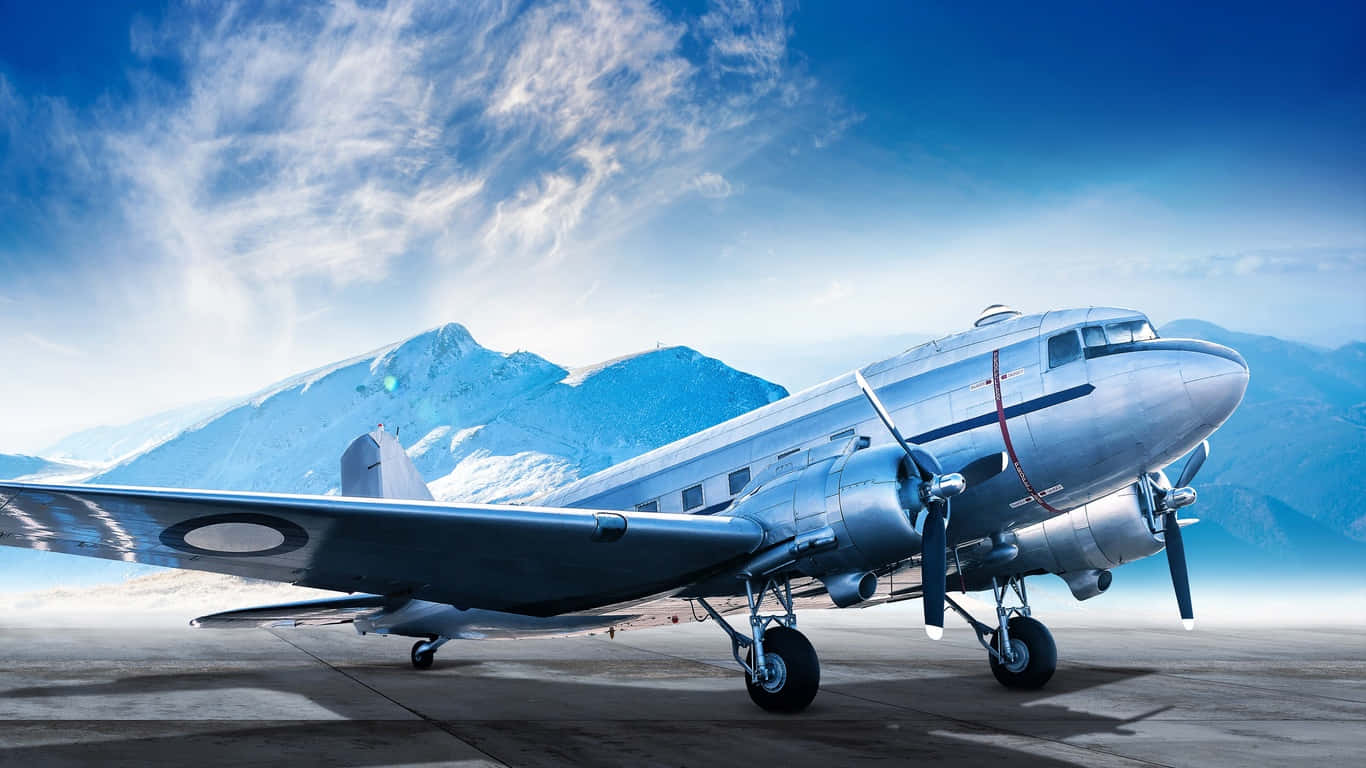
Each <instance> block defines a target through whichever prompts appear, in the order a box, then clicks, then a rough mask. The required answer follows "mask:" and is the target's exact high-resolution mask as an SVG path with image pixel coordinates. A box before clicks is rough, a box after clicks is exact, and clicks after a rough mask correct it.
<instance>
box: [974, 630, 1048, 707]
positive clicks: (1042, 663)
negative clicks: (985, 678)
mask: <svg viewBox="0 0 1366 768" xmlns="http://www.w3.org/2000/svg"><path fill="white" fill-rule="evenodd" d="M1007 628H1008V629H1009V630H1010V633H1009V634H1010V647H1011V649H1012V650H1014V651H1015V662H1014V663H1013V664H1009V665H1007V664H1004V663H1002V662H1000V661H997V659H996V657H995V656H992V655H991V654H987V661H988V662H989V663H990V664H991V674H993V675H995V676H996V680H997V681H998V682H999V683H1000V684H1001V685H1004V686H1005V687H1007V688H1020V689H1024V690H1033V689H1037V688H1042V687H1043V686H1044V684H1045V683H1047V682H1048V679H1049V678H1051V677H1053V672H1054V670H1056V669H1057V668H1058V647H1057V646H1056V645H1055V644H1054V643H1053V635H1051V634H1049V632H1048V628H1047V627H1045V626H1044V625H1043V624H1042V623H1041V622H1039V621H1036V620H1034V619H1031V618H1029V617H1028V616H1016V617H1015V618H1013V619H1011V620H1010V624H1009V625H1007ZM997 634H999V633H993V634H992V636H991V643H992V645H993V646H995V645H996V635H997Z"/></svg>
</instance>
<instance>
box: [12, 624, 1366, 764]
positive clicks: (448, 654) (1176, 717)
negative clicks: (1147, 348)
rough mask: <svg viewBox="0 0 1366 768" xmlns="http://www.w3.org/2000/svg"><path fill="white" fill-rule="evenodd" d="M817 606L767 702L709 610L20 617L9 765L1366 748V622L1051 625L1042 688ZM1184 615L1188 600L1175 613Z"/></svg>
mask: <svg viewBox="0 0 1366 768" xmlns="http://www.w3.org/2000/svg"><path fill="white" fill-rule="evenodd" d="M911 615H912V614H911V613H908V612H905V611H895V610H889V611H883V609H875V610H869V611H858V612H844V614H837V613H834V612H813V613H810V614H808V615H806V616H803V617H802V619H803V621H802V628H803V630H804V631H806V632H807V634H808V635H809V636H810V638H811V639H812V641H813V643H814V644H815V646H816V648H817V650H818V651H819V652H820V654H821V663H822V685H821V693H820V695H819V696H818V697H817V699H816V701H815V703H814V704H813V705H812V707H811V708H810V709H809V710H808V711H807V712H805V713H803V714H801V715H798V716H786V717H784V716H775V715H769V714H766V713H764V712H762V711H760V710H758V709H757V708H755V707H754V706H753V705H752V704H751V703H750V701H749V698H748V696H747V695H746V694H745V691H744V687H743V683H742V681H741V678H740V676H739V673H738V671H737V669H736V668H735V665H734V662H733V661H731V659H730V657H729V647H728V645H727V643H726V642H725V641H724V639H723V636H722V635H721V634H720V632H718V631H717V630H716V628H715V627H712V626H711V625H710V624H706V623H704V624H683V625H680V626H677V627H670V628H667V629H662V630H648V631H640V632H630V633H620V634H618V635H617V637H616V639H614V640H612V639H608V638H607V637H605V636H600V637H583V638H572V639H561V640H534V641H498V642H452V643H450V644H448V645H447V646H446V647H445V648H443V649H442V650H441V652H440V654H438V657H437V663H436V666H435V668H433V669H432V670H430V671H427V672H417V671H415V670H413V669H412V668H411V667H410V666H409V664H408V647H409V645H410V641H407V640H405V639H402V638H379V637H373V636H372V637H358V636H356V635H355V633H354V632H353V631H352V630H351V629H350V628H348V627H329V628H319V629H278V630H270V631H266V630H238V631H210V630H191V629H188V628H185V629H155V630H153V629H132V628H123V629H106V628H101V629H76V630H59V631H48V630H39V629H14V628H9V629H3V628H0V660H3V668H2V669H0V764H3V765H16V766H17V765H23V766H32V765H43V766H55V765H74V764H92V763H98V764H100V765H118V764H146V763H149V762H156V763H162V764H179V765H233V766H241V765H250V764H265V763H272V764H275V763H289V764H292V765H331V766H369V765H390V764H452V763H454V764H468V765H478V764H494V765H497V764H506V765H559V764H565V763H575V764H581V765H632V766H636V765H668V766H687V765H698V766H701V765H730V764H737V763H741V762H743V763H745V764H748V765H776V766H782V768H791V766H799V765H820V766H847V765H860V764H865V763H867V764H871V763H882V764H886V763H889V762H898V763H907V764H913V763H919V762H925V763H931V762H935V763H940V764H948V765H983V764H991V763H989V762H988V761H994V760H1000V761H1004V762H1000V763H996V764H999V765H1009V766H1012V768H1014V766H1019V765H1086V766H1108V765H1116V766H1127V765H1173V766H1175V765H1200V766H1211V765H1253V764H1255V765H1291V764H1306V763H1309V762H1311V761H1313V762H1316V763H1319V764H1323V765H1341V764H1358V761H1359V760H1360V759H1361V756H1362V754H1366V633H1363V632H1362V630H1361V629H1359V628H1358V629H1353V628H1346V629H1344V628H1336V629H1334V628H1317V629H1303V630H1272V629H1264V628H1246V629H1240V628H1219V627H1205V628H1202V629H1201V630H1200V631H1197V632H1194V633H1189V634H1188V633H1185V632H1182V631H1181V630H1180V629H1179V626H1178V627H1166V626H1162V627H1159V626H1144V627H1140V628H1115V627H1105V628H1095V627H1090V628H1087V627H1065V626H1056V627H1054V628H1053V629H1054V635H1055V638H1056V640H1057V644H1058V649H1059V656H1060V663H1059V668H1058V672H1057V675H1056V676H1055V677H1054V679H1053V681H1052V682H1051V683H1050V684H1049V686H1048V688H1047V689H1045V690H1044V691H1040V692H1032V693H1021V692H1014V691H1007V690H1005V689H1003V688H1001V687H1000V686H998V685H997V683H996V682H995V681H994V679H993V678H992V677H991V674H990V672H989V671H988V670H987V666H986V662H985V659H984V655H985V654H984V652H983V651H982V650H981V649H980V648H979V647H977V646H976V644H975V641H974V640H973V638H972V636H971V634H970V632H969V631H968V630H966V629H962V628H951V629H950V630H949V631H948V633H947V635H946V638H945V640H944V641H941V642H939V643H933V642H931V641H928V640H926V639H925V638H924V635H923V633H922V632H921V630H920V628H919V626H918V624H915V623H914V622H908V617H909V616H911ZM1172 623H1173V624H1175V623H1176V622H1175V621H1173V622H1172Z"/></svg>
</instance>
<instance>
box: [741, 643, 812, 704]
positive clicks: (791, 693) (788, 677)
mask: <svg viewBox="0 0 1366 768" xmlns="http://www.w3.org/2000/svg"><path fill="white" fill-rule="evenodd" d="M774 657H776V662H775V663H777V664H779V665H781V667H782V669H783V675H782V679H781V680H780V681H778V682H777V683H776V685H775V684H769V685H767V686H766V685H764V684H761V683H756V682H754V680H752V679H750V676H749V675H748V674H746V675H745V686H746V687H747V688H749V697H750V698H751V699H753V700H754V703H755V704H758V705H759V706H760V707H761V708H763V709H766V710H768V711H769V712H782V713H785V714H792V713H794V712H800V711H802V710H803V709H806V707H807V705H808V704H810V703H811V700H812V699H814V698H816V691H818V690H820V687H821V663H820V659H818V658H816V649H815V648H812V647H811V642H810V641H809V640H807V639H806V636H805V635H803V634H802V633H800V632H798V631H797V630H795V629H789V628H787V627H774V628H773V629H770V630H768V631H767V632H765V633H764V658H765V659H769V658H774ZM749 663H750V665H751V666H752V665H753V664H754V651H753V649H750V654H749Z"/></svg>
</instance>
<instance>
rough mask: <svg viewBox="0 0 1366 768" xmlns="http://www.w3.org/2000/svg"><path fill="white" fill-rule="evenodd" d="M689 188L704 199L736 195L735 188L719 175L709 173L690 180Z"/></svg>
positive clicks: (700, 174)
mask: <svg viewBox="0 0 1366 768" xmlns="http://www.w3.org/2000/svg"><path fill="white" fill-rule="evenodd" d="M687 188H688V189H689V190H692V191H693V192H696V193H697V194H699V195H701V196H703V197H712V198H722V197H730V196H731V195H733V194H735V191H736V190H735V186H734V185H733V184H731V183H730V181H728V180H727V179H726V177H725V176H722V175H721V174H719V173H713V172H712V171H707V172H706V173H699V174H698V175H696V176H694V177H692V178H691V179H689V180H688V184H687Z"/></svg>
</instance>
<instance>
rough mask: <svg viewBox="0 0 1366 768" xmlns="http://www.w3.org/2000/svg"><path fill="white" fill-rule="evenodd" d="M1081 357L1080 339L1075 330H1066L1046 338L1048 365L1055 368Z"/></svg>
mask: <svg viewBox="0 0 1366 768" xmlns="http://www.w3.org/2000/svg"><path fill="white" fill-rule="evenodd" d="M1080 358H1081V339H1080V338H1078V336H1077V332H1076V331H1066V332H1064V333H1060V334H1058V335H1056V336H1053V337H1052V338H1050V339H1049V340H1048V367H1049V368H1057V367H1058V366H1060V365H1065V364H1067V363H1070V362H1072V361H1073V360H1078V359H1080Z"/></svg>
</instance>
